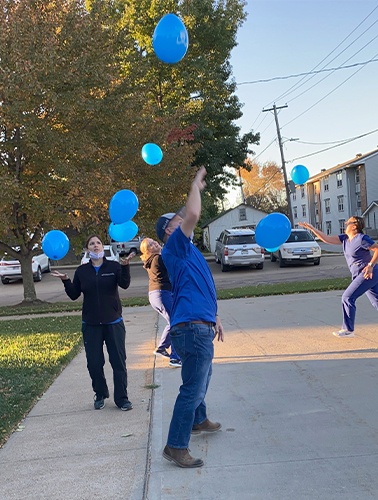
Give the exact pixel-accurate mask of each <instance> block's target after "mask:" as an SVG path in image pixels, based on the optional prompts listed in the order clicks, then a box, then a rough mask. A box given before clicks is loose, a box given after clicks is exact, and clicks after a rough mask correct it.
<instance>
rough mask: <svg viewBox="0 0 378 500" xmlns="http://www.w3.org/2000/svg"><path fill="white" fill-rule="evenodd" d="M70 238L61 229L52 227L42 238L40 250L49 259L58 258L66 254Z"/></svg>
mask: <svg viewBox="0 0 378 500" xmlns="http://www.w3.org/2000/svg"><path fill="white" fill-rule="evenodd" d="M69 248H70V240H69V239H68V237H67V235H66V234H65V233H63V231H59V230H58V229H53V230H52V231H49V232H48V233H46V234H45V236H44V238H43V240H42V250H43V251H44V253H45V254H46V255H47V257H48V258H49V259H52V260H60V259H63V257H65V256H66V255H67V252H68V250H69Z"/></svg>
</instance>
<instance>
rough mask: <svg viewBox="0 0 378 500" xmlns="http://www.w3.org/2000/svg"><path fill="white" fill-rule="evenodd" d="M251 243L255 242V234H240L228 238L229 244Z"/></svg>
mask: <svg viewBox="0 0 378 500" xmlns="http://www.w3.org/2000/svg"><path fill="white" fill-rule="evenodd" d="M251 243H255V236H254V235H253V234H240V235H235V236H229V237H228V238H227V245H250V244H251Z"/></svg>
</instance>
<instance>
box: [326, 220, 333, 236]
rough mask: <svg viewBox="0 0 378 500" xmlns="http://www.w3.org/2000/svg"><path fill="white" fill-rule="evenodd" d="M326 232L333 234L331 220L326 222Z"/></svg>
mask: <svg viewBox="0 0 378 500" xmlns="http://www.w3.org/2000/svg"><path fill="white" fill-rule="evenodd" d="M326 233H327V234H332V224H331V221H328V222H326Z"/></svg>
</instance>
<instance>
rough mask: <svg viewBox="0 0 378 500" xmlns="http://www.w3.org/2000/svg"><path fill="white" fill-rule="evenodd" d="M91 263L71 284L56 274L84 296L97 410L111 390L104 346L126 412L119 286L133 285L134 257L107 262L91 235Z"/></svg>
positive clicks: (86, 341) (86, 344) (71, 294)
mask: <svg viewBox="0 0 378 500" xmlns="http://www.w3.org/2000/svg"><path fill="white" fill-rule="evenodd" d="M85 248H86V249H87V250H88V252H89V256H90V261H89V262H88V263H87V264H82V265H81V266H79V267H78V268H77V269H76V271H75V275H74V279H73V281H72V282H71V280H70V279H69V277H68V275H67V274H63V273H60V272H59V271H53V272H52V273H51V275H52V276H56V277H57V278H60V279H61V280H62V282H63V284H64V288H65V291H66V293H67V295H68V296H69V297H70V299H72V300H76V299H77V298H79V297H80V295H81V294H83V296H84V298H83V307H82V333H83V341H84V347H85V354H86V357H87V367H88V371H89V375H90V377H91V379H92V388H93V391H94V392H95V397H94V408H95V410H101V409H102V408H104V406H105V399H107V398H108V397H109V389H108V385H107V382H106V379H105V374H104V364H105V357H104V350H103V345H104V343H105V345H106V348H107V351H108V354H109V361H110V364H111V366H112V368H113V380H114V402H115V404H116V405H117V406H118V408H120V409H121V410H123V411H127V410H131V409H132V407H133V406H132V404H131V402H130V401H129V398H128V394H127V370H126V346H125V338H126V330H125V325H124V322H123V319H122V305H121V301H120V298H119V293H118V287H119V286H120V287H121V288H124V289H126V288H128V287H129V285H130V266H129V261H130V259H131V258H132V257H134V255H135V254H130V255H129V256H128V257H125V258H122V259H121V260H120V262H115V261H111V260H107V259H106V257H105V256H104V246H103V244H102V241H101V239H100V238H99V237H98V236H97V235H92V236H90V237H89V238H88V239H87V241H86V244H85Z"/></svg>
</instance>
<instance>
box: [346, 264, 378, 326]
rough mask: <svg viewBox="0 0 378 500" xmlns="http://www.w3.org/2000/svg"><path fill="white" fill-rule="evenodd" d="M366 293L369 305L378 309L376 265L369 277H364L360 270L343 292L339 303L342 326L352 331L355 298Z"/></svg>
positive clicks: (354, 315)
mask: <svg viewBox="0 0 378 500" xmlns="http://www.w3.org/2000/svg"><path fill="white" fill-rule="evenodd" d="M363 294H366V297H367V298H368V299H369V300H370V302H371V305H372V306H373V307H374V308H375V309H377V310H378V266H375V267H374V270H373V276H372V278H371V279H368V280H367V279H365V278H364V277H363V274H362V272H361V273H360V274H358V275H357V276H356V277H354V278H353V280H352V283H351V284H350V285H349V286H348V288H347V289H346V290H345V292H344V293H343V296H342V299H341V303H342V308H343V328H345V329H346V330H348V331H349V332H353V331H354V321H355V318H356V300H357V299H358V297H361V295H363Z"/></svg>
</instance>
